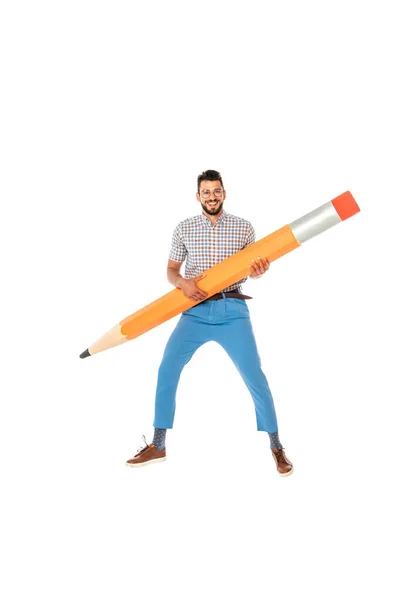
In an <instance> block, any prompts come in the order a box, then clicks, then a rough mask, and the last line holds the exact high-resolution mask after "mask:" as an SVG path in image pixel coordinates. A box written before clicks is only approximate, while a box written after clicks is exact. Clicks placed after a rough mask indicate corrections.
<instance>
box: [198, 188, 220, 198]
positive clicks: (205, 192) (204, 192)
mask: <svg viewBox="0 0 400 600" xmlns="http://www.w3.org/2000/svg"><path fill="white" fill-rule="evenodd" d="M223 191H224V190H223V189H221V188H218V189H217V190H201V192H200V194H201V197H202V198H204V200H207V198H209V197H210V196H211V194H214V196H215V197H216V198H222V193H223Z"/></svg>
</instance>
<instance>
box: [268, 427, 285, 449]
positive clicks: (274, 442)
mask: <svg viewBox="0 0 400 600" xmlns="http://www.w3.org/2000/svg"><path fill="white" fill-rule="evenodd" d="M268 435H269V441H270V442H271V446H270V447H271V448H283V446H282V444H281V443H280V441H279V435H278V432H277V431H276V432H275V433H269V434H268Z"/></svg>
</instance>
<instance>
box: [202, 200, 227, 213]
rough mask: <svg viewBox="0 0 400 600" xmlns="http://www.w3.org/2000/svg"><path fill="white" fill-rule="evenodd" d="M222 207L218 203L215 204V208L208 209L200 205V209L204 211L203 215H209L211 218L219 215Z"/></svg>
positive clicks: (220, 203) (204, 205)
mask: <svg viewBox="0 0 400 600" xmlns="http://www.w3.org/2000/svg"><path fill="white" fill-rule="evenodd" d="M222 205H223V202H221V201H219V204H217V205H216V206H214V207H213V208H212V207H210V208H209V207H208V206H207V204H203V203H201V207H202V209H203V210H204V212H205V213H207V214H208V215H210V216H211V217H213V216H215V215H219V213H220V212H221V210H222Z"/></svg>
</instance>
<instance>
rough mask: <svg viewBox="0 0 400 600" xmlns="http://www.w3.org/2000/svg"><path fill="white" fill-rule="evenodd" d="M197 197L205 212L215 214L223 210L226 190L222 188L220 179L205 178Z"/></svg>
mask: <svg viewBox="0 0 400 600" xmlns="http://www.w3.org/2000/svg"><path fill="white" fill-rule="evenodd" d="M196 198H197V200H198V202H200V204H201V206H202V209H203V210H204V212H205V213H207V214H208V215H211V216H214V215H219V213H220V212H221V210H222V207H223V204H224V200H225V198H226V192H225V190H223V189H222V186H221V182H220V181H208V180H205V181H202V182H201V183H200V193H197V194H196Z"/></svg>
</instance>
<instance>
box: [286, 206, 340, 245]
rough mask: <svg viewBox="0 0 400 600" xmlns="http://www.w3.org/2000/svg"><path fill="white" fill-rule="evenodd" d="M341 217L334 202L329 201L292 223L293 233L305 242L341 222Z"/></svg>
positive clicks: (302, 242) (298, 239)
mask: <svg viewBox="0 0 400 600" xmlns="http://www.w3.org/2000/svg"><path fill="white" fill-rule="evenodd" d="M341 222H342V221H341V218H340V217H339V215H338V213H337V212H336V210H335V207H334V206H333V204H332V202H327V203H326V204H323V205H322V206H320V207H319V208H316V209H315V210H313V211H311V212H310V213H308V214H307V215H304V217H300V219H296V221H293V223H290V227H291V229H292V232H293V235H294V237H295V238H296V240H297V241H298V242H299V243H300V244H304V242H306V241H307V240H309V239H311V238H312V237H314V236H316V235H318V234H319V233H322V232H323V231H326V230H327V229H329V228H330V227H333V226H334V225H337V224H338V223H341Z"/></svg>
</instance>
